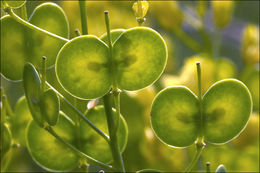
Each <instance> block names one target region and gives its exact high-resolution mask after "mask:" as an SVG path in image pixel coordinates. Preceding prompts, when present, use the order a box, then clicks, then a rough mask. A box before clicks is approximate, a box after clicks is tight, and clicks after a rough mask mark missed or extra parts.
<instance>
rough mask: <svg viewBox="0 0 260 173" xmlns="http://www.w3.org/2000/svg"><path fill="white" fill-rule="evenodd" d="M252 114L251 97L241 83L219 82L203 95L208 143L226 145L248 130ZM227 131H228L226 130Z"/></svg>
mask: <svg viewBox="0 0 260 173" xmlns="http://www.w3.org/2000/svg"><path fill="white" fill-rule="evenodd" d="M251 111H252V98H251V95H250V92H249V90H248V89H247V87H246V86H245V85H244V84H243V83H242V82H240V81H238V80H234V79H226V80H221V81H219V82H216V83H215V84H214V85H212V86H211V88H210V89H209V90H208V91H207V93H206V94H205V95H204V96H203V116H204V121H205V122H204V124H205V127H204V135H205V140H206V141H208V142H211V143H226V142H228V141H230V140H232V139H233V138H234V137H236V136H237V135H239V134H240V132H241V131H242V130H243V129H244V128H245V126H246V124H247V122H248V120H249V117H250V114H251ZM227 129H228V130H227Z"/></svg>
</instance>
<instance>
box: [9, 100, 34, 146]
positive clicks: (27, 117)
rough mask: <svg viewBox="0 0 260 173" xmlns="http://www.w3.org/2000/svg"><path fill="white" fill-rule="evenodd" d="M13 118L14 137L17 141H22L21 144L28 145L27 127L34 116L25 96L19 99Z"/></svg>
mask: <svg viewBox="0 0 260 173" xmlns="http://www.w3.org/2000/svg"><path fill="white" fill-rule="evenodd" d="M12 120H13V121H12V122H11V130H12V134H13V138H14V139H15V140H16V142H18V143H20V145H22V146H26V140H25V136H26V127H27V125H28V123H29V122H30V121H31V120H32V116H31V112H30V110H29V107H28V104H27V100H26V98H25V97H24V96H23V97H21V98H20V99H19V100H18V101H17V103H16V106H15V111H14V117H13V118H12Z"/></svg>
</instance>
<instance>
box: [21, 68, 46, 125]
mask: <svg viewBox="0 0 260 173" xmlns="http://www.w3.org/2000/svg"><path fill="white" fill-rule="evenodd" d="M23 85H24V92H25V96H26V99H27V102H28V106H29V109H30V111H31V114H32V117H33V119H34V120H35V121H36V122H37V123H38V125H39V126H41V127H43V123H44V119H43V117H42V115H41V109H40V99H41V98H40V97H41V80H40V77H39V74H38V72H37V71H36V69H35V68H34V66H33V65H32V64H31V63H26V64H25V66H24V72H23Z"/></svg>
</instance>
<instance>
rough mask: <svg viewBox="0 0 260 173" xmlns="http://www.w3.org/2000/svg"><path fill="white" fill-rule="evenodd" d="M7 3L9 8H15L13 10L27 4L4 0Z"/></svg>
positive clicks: (19, 0)
mask: <svg viewBox="0 0 260 173" xmlns="http://www.w3.org/2000/svg"><path fill="white" fill-rule="evenodd" d="M3 1H4V2H5V3H7V4H8V6H9V7H13V8H19V7H21V6H23V5H24V4H25V0H16V1H13V0H3Z"/></svg>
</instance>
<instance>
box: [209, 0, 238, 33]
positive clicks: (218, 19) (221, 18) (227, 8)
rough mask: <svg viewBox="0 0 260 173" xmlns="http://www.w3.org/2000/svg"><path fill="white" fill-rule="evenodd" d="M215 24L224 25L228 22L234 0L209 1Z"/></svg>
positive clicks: (221, 26) (220, 26)
mask: <svg viewBox="0 0 260 173" xmlns="http://www.w3.org/2000/svg"><path fill="white" fill-rule="evenodd" d="M211 5H212V8H213V15H214V19H215V23H216V26H217V27H219V28H223V27H225V26H226V25H227V24H229V23H230V21H231V18H232V13H233V9H234V1H219V0H217V1H211Z"/></svg>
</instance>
